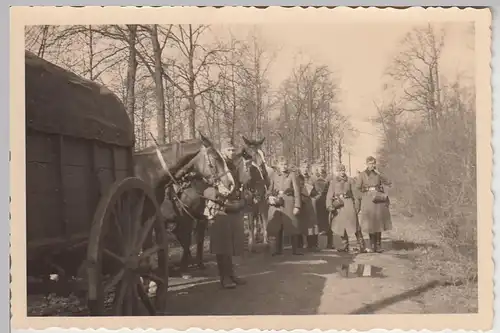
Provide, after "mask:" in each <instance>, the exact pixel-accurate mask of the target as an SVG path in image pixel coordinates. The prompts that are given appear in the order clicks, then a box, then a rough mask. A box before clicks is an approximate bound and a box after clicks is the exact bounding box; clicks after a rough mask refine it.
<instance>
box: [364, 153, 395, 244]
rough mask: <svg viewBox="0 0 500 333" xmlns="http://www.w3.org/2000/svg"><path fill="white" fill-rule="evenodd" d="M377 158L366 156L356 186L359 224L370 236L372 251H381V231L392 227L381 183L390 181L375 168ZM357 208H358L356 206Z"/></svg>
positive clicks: (386, 197) (387, 200) (385, 183)
mask: <svg viewBox="0 0 500 333" xmlns="http://www.w3.org/2000/svg"><path fill="white" fill-rule="evenodd" d="M376 164H377V160H376V159H375V158H374V157H373V156H369V157H367V158H366V169H365V170H364V171H363V172H361V173H360V174H359V177H358V179H357V180H356V188H357V189H358V191H359V192H360V193H361V195H360V196H361V216H360V217H361V226H362V229H363V232H367V233H368V235H369V237H370V245H371V248H372V250H373V251H374V252H378V253H380V252H382V232H383V231H386V230H391V229H392V220H391V214H390V211H389V197H388V196H387V194H386V193H385V191H384V187H383V185H388V186H390V185H391V182H390V181H389V180H388V179H387V178H385V176H383V175H382V174H381V173H380V172H379V171H378V170H377V166H376ZM358 209H359V208H358Z"/></svg>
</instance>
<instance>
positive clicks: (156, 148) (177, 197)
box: [149, 132, 224, 221]
mask: <svg viewBox="0 0 500 333" xmlns="http://www.w3.org/2000/svg"><path fill="white" fill-rule="evenodd" d="M149 135H150V136H151V138H152V139H153V143H154V145H155V151H156V156H157V157H158V159H159V161H160V164H161V166H162V168H163V170H164V171H165V172H166V173H167V174H168V175H169V176H170V181H169V182H168V183H167V185H166V186H165V188H169V187H171V186H172V185H176V186H177V187H178V188H179V189H181V190H182V189H184V188H185V187H184V186H182V185H181V184H179V183H178V182H177V181H176V178H175V177H174V175H172V173H171V172H170V169H169V168H168V166H167V163H166V162H165V159H164V158H163V155H162V154H161V151H160V147H159V146H158V142H157V141H156V139H155V138H154V136H153V134H151V132H150V133H149ZM205 154H206V156H207V157H208V154H207V152H206V150H205ZM207 160H209V159H208V158H207ZM209 163H211V162H210V160H209ZM209 165H210V164H209ZM212 170H213V169H212ZM222 176H224V175H222ZM222 176H221V177H222ZM221 177H220V178H221ZM183 178H186V177H185V176H184V177H183ZM220 178H219V179H220ZM203 179H204V181H205V177H203ZM188 182H189V181H188ZM188 182H184V184H186V183H188ZM207 183H208V182H207ZM199 196H200V197H201V198H203V199H208V198H207V197H205V196H204V195H202V194H199ZM172 199H173V200H175V201H177V202H179V203H180V205H181V208H182V210H183V211H184V212H185V213H186V214H187V215H188V216H189V217H190V218H191V219H193V221H198V219H197V218H195V217H194V216H193V214H191V213H190V212H189V209H188V207H187V205H186V203H185V202H183V201H182V200H181V198H180V197H179V195H178V191H175V190H174V197H173V198H172ZM222 204H223V203H222Z"/></svg>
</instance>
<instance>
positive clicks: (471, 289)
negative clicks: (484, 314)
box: [388, 208, 478, 313]
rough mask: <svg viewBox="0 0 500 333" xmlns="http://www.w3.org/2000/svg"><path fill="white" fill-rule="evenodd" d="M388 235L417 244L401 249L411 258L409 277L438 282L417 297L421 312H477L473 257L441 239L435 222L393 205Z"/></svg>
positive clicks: (417, 281)
mask: <svg viewBox="0 0 500 333" xmlns="http://www.w3.org/2000/svg"><path fill="white" fill-rule="evenodd" d="M393 210H395V211H394V217H393V219H394V223H393V230H391V231H390V232H388V234H389V235H392V238H394V239H399V240H404V241H406V242H413V243H416V244H420V246H418V247H416V248H415V249H412V250H409V251H404V252H407V253H408V255H409V258H410V259H411V260H412V261H413V264H414V272H415V274H413V275H412V276H411V277H410V278H411V279H412V280H413V281H414V282H415V283H418V284H423V283H426V282H430V281H433V280H438V281H441V282H442V285H440V286H439V287H437V288H435V289H432V290H430V291H428V292H426V293H424V294H422V295H420V296H418V297H417V302H419V303H420V304H421V306H422V309H423V312H424V313H477V312H478V283H477V260H473V259H472V258H471V256H470V255H464V254H463V252H464V251H463V249H459V248H458V247H457V246H452V245H450V244H449V242H447V241H446V239H444V238H443V237H442V235H441V233H440V230H439V228H438V227H436V225H437V224H432V223H431V222H429V221H427V220H426V218H425V217H417V216H412V217H408V216H404V215H402V214H400V213H399V212H397V209H394V208H393Z"/></svg>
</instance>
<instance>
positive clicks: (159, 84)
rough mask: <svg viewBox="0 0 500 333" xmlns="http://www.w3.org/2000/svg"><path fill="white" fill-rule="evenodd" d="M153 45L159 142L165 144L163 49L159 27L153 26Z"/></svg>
mask: <svg viewBox="0 0 500 333" xmlns="http://www.w3.org/2000/svg"><path fill="white" fill-rule="evenodd" d="M151 43H152V45H153V56H154V63H155V70H154V81H155V95H156V96H155V97H156V128H157V131H158V142H159V143H161V144H164V143H165V142H166V136H165V98H164V90H163V80H162V72H163V67H162V60H161V48H160V43H159V42H158V26H157V25H156V24H153V26H152V29H151Z"/></svg>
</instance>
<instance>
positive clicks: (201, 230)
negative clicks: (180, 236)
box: [195, 220, 207, 269]
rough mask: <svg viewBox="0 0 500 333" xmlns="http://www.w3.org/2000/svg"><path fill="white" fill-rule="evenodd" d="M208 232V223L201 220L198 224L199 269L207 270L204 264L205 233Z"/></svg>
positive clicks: (197, 259)
mask: <svg viewBox="0 0 500 333" xmlns="http://www.w3.org/2000/svg"><path fill="white" fill-rule="evenodd" d="M206 230H207V221H206V220H201V221H198V223H197V224H196V232H195V233H196V263H197V266H198V268H199V269H205V268H206V267H205V264H204V263H203V252H204V249H205V232H206Z"/></svg>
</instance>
